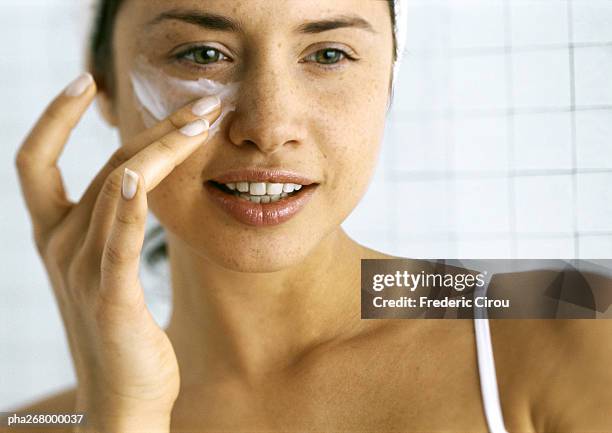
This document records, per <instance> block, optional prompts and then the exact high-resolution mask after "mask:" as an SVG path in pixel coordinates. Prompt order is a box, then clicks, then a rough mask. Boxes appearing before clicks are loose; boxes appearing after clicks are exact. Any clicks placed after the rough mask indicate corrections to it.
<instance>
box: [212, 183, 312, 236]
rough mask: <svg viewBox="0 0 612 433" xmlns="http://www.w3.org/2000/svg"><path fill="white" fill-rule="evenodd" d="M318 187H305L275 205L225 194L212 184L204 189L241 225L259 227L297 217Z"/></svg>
mask: <svg viewBox="0 0 612 433" xmlns="http://www.w3.org/2000/svg"><path fill="white" fill-rule="evenodd" d="M317 186H318V185H317V184H311V185H307V186H303V187H302V188H301V189H300V190H299V192H298V193H297V194H292V195H290V196H287V197H284V198H281V199H280V200H278V201H275V202H273V203H253V202H252V201H249V200H245V199H243V198H240V197H236V196H235V195H233V194H228V193H225V192H223V191H221V190H220V189H218V188H217V187H215V186H213V185H212V184H211V183H210V182H204V188H205V189H206V191H208V193H209V195H210V197H211V198H212V200H213V201H214V202H215V203H216V204H218V205H219V207H221V209H223V210H224V211H225V212H227V213H228V214H229V215H231V216H233V217H234V218H235V219H236V220H238V221H240V222H241V223H244V224H248V225H251V226H257V227H263V226H274V225H277V224H281V223H284V222H285V221H287V220H289V219H290V218H292V217H293V216H295V215H296V214H297V213H298V212H299V211H300V210H302V209H303V208H304V207H305V206H306V203H308V201H309V200H310V198H311V197H312V194H313V193H314V191H315V189H316V188H317Z"/></svg>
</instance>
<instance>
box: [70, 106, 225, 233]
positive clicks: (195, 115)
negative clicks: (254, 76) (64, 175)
mask: <svg viewBox="0 0 612 433" xmlns="http://www.w3.org/2000/svg"><path fill="white" fill-rule="evenodd" d="M220 114H221V101H220V100H219V98H218V97H217V96H207V97H203V98H201V99H199V100H197V101H194V102H191V103H189V104H187V105H185V106H184V107H182V108H180V109H179V110H178V111H175V112H174V113H172V114H171V115H170V116H168V117H167V118H165V119H164V120H162V121H161V122H159V123H157V124H156V125H154V126H153V127H151V128H149V129H147V130H145V131H143V132H141V133H140V134H138V135H136V136H135V137H134V138H133V139H132V140H130V142H129V143H126V144H125V145H124V146H123V147H120V148H119V149H117V150H116V151H115V152H114V153H113V155H112V156H111V158H110V159H109V160H108V161H107V163H106V164H105V165H104V166H103V167H102V168H101V169H100V171H99V172H98V174H97V175H96V176H95V177H94V179H93V180H92V181H91V183H90V184H89V186H88V187H87V189H86V190H85V192H84V193H83V195H82V197H81V199H80V200H79V203H78V205H77V206H76V208H75V209H74V211H73V213H72V214H71V215H70V216H69V218H70V219H73V218H74V219H75V220H76V221H78V223H77V225H78V226H79V227H81V226H82V224H83V222H84V221H86V220H88V219H89V217H90V215H91V211H92V210H93V207H94V205H95V202H96V198H97V196H98V194H99V192H100V189H101V188H102V185H103V184H104V181H105V180H106V178H107V177H108V176H109V175H110V173H111V172H112V171H113V170H115V169H117V168H118V167H120V166H121V165H122V164H123V163H124V162H126V161H128V160H129V159H130V158H132V157H133V156H134V155H136V154H137V153H138V152H139V151H140V150H142V149H143V148H145V147H146V146H149V145H150V144H152V143H155V142H156V141H158V140H160V139H161V138H162V137H165V136H166V135H168V134H170V133H171V132H172V131H175V130H178V129H180V128H182V127H183V126H185V125H187V124H188V123H190V122H192V121H194V120H197V119H199V118H201V119H204V120H207V121H208V122H209V124H212V123H213V122H214V121H215V120H216V119H217V118H218V117H219V115H220Z"/></svg>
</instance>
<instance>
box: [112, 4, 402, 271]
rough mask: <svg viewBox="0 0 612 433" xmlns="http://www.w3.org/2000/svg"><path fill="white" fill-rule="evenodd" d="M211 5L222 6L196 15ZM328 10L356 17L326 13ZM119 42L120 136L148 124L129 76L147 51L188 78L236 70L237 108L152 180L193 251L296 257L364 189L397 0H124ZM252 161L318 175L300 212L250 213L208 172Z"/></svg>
mask: <svg viewBox="0 0 612 433" xmlns="http://www.w3.org/2000/svg"><path fill="white" fill-rule="evenodd" d="M205 14H214V15H216V16H219V17H224V18H226V20H225V21H224V22H221V23H220V22H219V21H214V20H210V19H200V18H205ZM329 20H331V21H336V20H341V21H343V22H344V23H345V24H346V25H327V24H326V23H323V22H322V21H329ZM230 22H231V23H233V24H234V25H228V24H229V23H230ZM317 23H318V24H317ZM206 24H208V25H206ZM220 24H222V25H220ZM233 27H236V28H233ZM113 43H114V53H115V79H116V86H117V87H116V89H117V92H116V99H115V101H114V104H115V112H116V115H117V119H118V127H119V130H120V134H121V138H122V141H124V142H125V141H126V140H128V139H129V138H130V137H132V136H134V135H135V134H137V133H138V132H141V131H142V130H143V129H144V128H145V125H144V123H143V120H142V117H141V112H140V111H139V110H138V104H137V102H136V100H135V96H134V93H133V90H132V85H131V81H130V79H129V73H130V71H131V70H132V69H133V68H134V65H135V63H136V60H137V59H138V58H139V56H144V57H146V58H147V59H148V61H149V62H150V63H151V64H152V65H154V66H155V67H157V68H159V69H160V70H162V71H163V72H164V73H165V74H167V75H171V76H175V77H178V78H182V79H187V80H196V79H198V78H207V79H210V80H215V81H218V82H222V83H229V82H239V93H238V97H237V101H236V103H235V105H236V110H235V111H233V112H231V113H230V114H229V115H227V117H226V118H225V119H224V120H223V123H222V124H221V129H220V131H219V132H218V133H217V134H215V135H214V136H213V137H212V138H211V139H210V140H209V141H208V142H206V143H205V144H204V145H203V146H202V147H201V149H199V150H197V151H196V152H195V153H193V154H192V155H191V156H190V157H189V158H188V159H187V160H186V161H185V162H184V163H183V164H181V165H180V166H178V167H177V168H176V169H175V170H174V171H173V172H172V173H171V174H170V175H169V176H168V177H167V178H165V179H164V180H163V181H162V182H161V183H160V184H159V185H158V186H157V187H156V188H155V189H154V190H153V191H151V192H150V194H149V206H150V208H151V210H152V211H153V213H154V214H155V216H156V217H157V218H158V219H159V221H160V222H161V223H162V225H163V226H164V227H165V228H166V230H169V231H170V232H172V234H173V235H174V236H176V237H177V238H179V239H181V240H182V241H183V242H185V243H186V244H188V245H189V246H190V247H191V248H192V249H193V250H194V251H196V253H197V254H200V255H202V256H205V257H207V258H208V259H210V260H212V261H213V262H215V263H217V264H219V265H221V266H224V267H226V268H230V269H233V270H238V271H247V272H249V271H250V272H266V271H274V270H278V269H282V268H284V267H287V266H290V265H292V264H296V263H298V262H299V261H300V260H302V259H303V258H304V257H305V256H307V255H308V254H309V253H310V252H311V251H313V249H314V248H315V247H316V246H317V245H318V244H319V243H320V242H321V241H322V240H323V238H325V237H326V236H327V235H329V234H330V233H332V232H334V231H335V230H337V229H338V227H339V225H340V223H341V222H342V221H343V220H344V219H345V218H346V217H347V216H348V215H349V213H350V212H351V211H352V210H353V209H354V207H355V206H356V205H357V203H358V202H359V200H360V198H361V197H362V196H363V194H364V193H365V190H366V188H367V185H368V183H369V181H370V178H371V175H372V172H373V169H374V167H375V164H376V160H377V157H378V151H379V146H380V143H381V140H382V135H383V130H384V123H385V116H386V109H387V103H388V98H389V85H390V78H391V70H392V57H393V48H392V47H393V34H392V24H391V17H390V13H389V8H388V5H387V2H385V1H380V0H334V1H329V0H307V1H306V0H274V1H270V0H244V1H241V0H232V1H228V0H154V1H152V0H126V1H125V2H124V5H123V6H122V8H121V10H120V12H119V15H118V16H117V21H116V26H115V33H114V40H113ZM202 46H206V48H199V47H202ZM211 48H212V49H213V51H211ZM186 49H192V51H191V52H189V53H187V54H185V53H184V52H185V50H186ZM253 167H256V168H272V169H282V170H289V171H292V172H296V173H298V174H301V175H303V176H305V177H307V178H310V179H311V180H312V181H314V182H316V183H317V185H314V186H313V187H311V188H313V193H312V195H311V196H310V199H309V200H308V202H307V204H306V205H305V206H304V207H303V208H302V209H301V210H300V211H299V212H297V213H296V214H295V215H293V217H291V218H289V219H288V220H286V221H284V222H282V223H280V224H273V225H266V226H256V225H251V224H248V223H245V222H241V221H239V220H238V219H236V218H235V217H233V216H231V215H230V214H229V213H227V212H226V211H225V210H223V209H222V208H221V207H220V206H219V205H218V204H217V203H216V202H215V201H214V200H212V198H211V195H210V194H211V193H210V191H208V189H207V188H205V186H204V185H205V183H206V182H207V181H208V180H210V179H212V178H217V177H218V176H220V175H222V174H224V173H226V172H227V171H229V170H234V169H241V168H253ZM245 180H248V179H245ZM277 203H279V202H277ZM238 246H239V248H237V247H238Z"/></svg>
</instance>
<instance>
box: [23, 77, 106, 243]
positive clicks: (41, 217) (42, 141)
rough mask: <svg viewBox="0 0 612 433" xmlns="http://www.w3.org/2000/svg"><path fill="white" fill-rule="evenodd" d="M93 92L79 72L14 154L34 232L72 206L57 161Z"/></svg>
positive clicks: (53, 222) (50, 224)
mask: <svg viewBox="0 0 612 433" xmlns="http://www.w3.org/2000/svg"><path fill="white" fill-rule="evenodd" d="M95 94H96V86H95V83H94V80H93V78H92V76H91V74H89V73H84V74H82V75H80V76H79V77H78V78H77V79H75V80H74V81H73V82H72V83H71V84H70V85H68V87H66V89H65V90H64V91H63V92H62V93H61V94H59V95H58V96H57V97H56V98H55V99H54V100H53V101H52V102H51V103H50V104H49V105H48V106H47V108H46V109H45V111H44V112H43V114H42V115H41V117H40V119H39V120H38V121H37V122H36V124H35V125H34V127H33V129H32V130H31V132H30V133H29V134H28V136H27V138H26V139H25V141H24V142H23V144H22V145H21V147H20V148H19V150H18V152H17V154H16V156H15V165H16V166H17V172H18V174H19V180H20V184H21V189H22V192H23V196H24V199H25V202H26V205H27V207H28V210H29V212H30V216H31V219H32V224H33V226H34V229H35V231H36V232H37V233H40V232H45V231H47V230H49V229H50V228H52V227H54V226H55V225H56V224H58V223H59V221H61V219H62V218H63V217H64V215H65V214H66V212H67V211H68V210H70V208H71V207H72V205H73V204H72V203H71V202H70V201H69V200H68V198H67V196H66V191H65V189H64V184H63V181H62V176H61V172H60V170H59V168H58V166H57V161H58V159H59V157H60V155H61V153H62V150H63V149H64V146H65V144H66V141H67V140H68V136H69V135H70V133H71V132H72V129H73V128H74V127H75V126H76V124H77V123H78V122H79V120H80V119H81V117H82V115H83V113H84V112H85V111H86V109H87V107H89V105H90V104H91V101H93V99H94V96H95Z"/></svg>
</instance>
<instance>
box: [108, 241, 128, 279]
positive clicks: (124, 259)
mask: <svg viewBox="0 0 612 433" xmlns="http://www.w3.org/2000/svg"><path fill="white" fill-rule="evenodd" d="M104 259H105V262H106V263H107V264H108V265H110V266H111V267H114V266H119V265H124V264H126V263H128V262H129V261H130V260H131V259H132V254H130V253H129V251H127V250H126V249H124V248H118V247H116V246H115V245H112V244H107V245H106V249H105V252H104ZM112 269H113V268H111V269H109V270H110V271H111V272H113V270H112Z"/></svg>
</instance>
